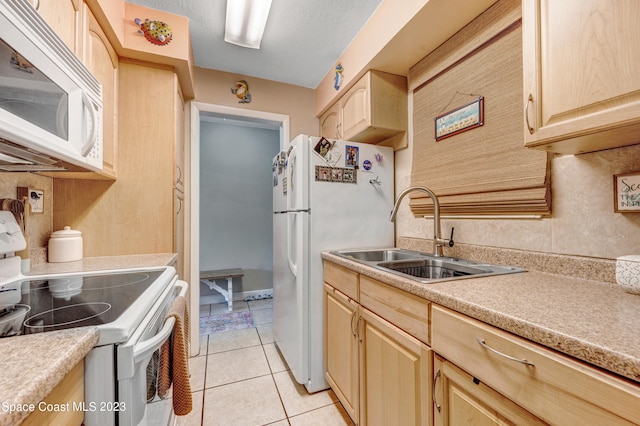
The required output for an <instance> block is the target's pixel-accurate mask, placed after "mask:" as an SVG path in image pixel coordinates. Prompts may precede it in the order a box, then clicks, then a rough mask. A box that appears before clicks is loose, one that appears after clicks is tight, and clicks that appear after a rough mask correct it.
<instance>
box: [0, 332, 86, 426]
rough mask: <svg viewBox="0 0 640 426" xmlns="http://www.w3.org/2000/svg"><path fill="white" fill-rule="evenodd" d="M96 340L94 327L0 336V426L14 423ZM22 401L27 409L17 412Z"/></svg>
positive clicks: (45, 394)
mask: <svg viewBox="0 0 640 426" xmlns="http://www.w3.org/2000/svg"><path fill="white" fill-rule="evenodd" d="M97 342H98V329H97V328H95V327H82V328H72V329H69V330H61V331H51V332H48V333H39V334H29V335H25V336H16V337H10V338H7V339H0V370H2V374H0V426H9V425H16V424H19V423H20V422H22V421H23V420H24V419H25V418H26V417H27V416H28V415H29V414H30V413H31V411H29V410H30V408H29V407H25V404H26V405H28V404H35V406H34V407H33V408H34V410H33V411H35V410H38V403H39V402H41V401H42V400H43V399H44V398H45V397H46V396H47V395H49V393H50V392H51V391H52V390H53V388H55V387H56V386H57V385H58V383H60V382H61V381H62V379H63V378H64V377H65V376H66V375H67V373H69V372H70V371H71V370H72V369H73V367H75V366H76V365H77V364H78V363H79V362H80V361H81V360H82V359H83V358H84V357H85V356H86V355H87V353H89V351H90V350H91V349H92V348H93V346H94V345H95V344H96V343H97ZM17 404H21V405H22V407H24V409H26V410H27V411H17V409H18V408H19V407H18V406H17Z"/></svg>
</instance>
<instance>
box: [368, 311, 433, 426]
mask: <svg viewBox="0 0 640 426" xmlns="http://www.w3.org/2000/svg"><path fill="white" fill-rule="evenodd" d="M359 321H360V324H359V325H360V327H359V329H358V336H359V342H360V346H359V351H360V353H359V355H360V424H361V425H381V426H383V425H423V426H427V425H430V424H431V399H430V396H431V388H430V386H429V384H430V383H431V380H430V377H431V366H432V354H431V349H430V348H429V347H428V346H427V345H425V344H424V343H422V342H420V341H419V340H418V339H416V338H414V337H412V336H410V335H409V334H407V333H405V332H404V331H402V330H400V329H399V328H397V327H396V326H394V325H393V324H391V323H390V322H388V321H385V320H384V319H383V318H381V317H379V316H377V315H376V314H374V313H373V312H370V311H369V310H367V309H364V308H362V309H361V314H360V317H359Z"/></svg>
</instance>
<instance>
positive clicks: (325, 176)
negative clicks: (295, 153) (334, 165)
mask: <svg viewBox="0 0 640 426" xmlns="http://www.w3.org/2000/svg"><path fill="white" fill-rule="evenodd" d="M316 181H318V182H331V167H322V166H316Z"/></svg>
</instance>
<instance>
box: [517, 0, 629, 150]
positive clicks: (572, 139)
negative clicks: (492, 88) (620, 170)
mask: <svg viewBox="0 0 640 426" xmlns="http://www.w3.org/2000/svg"><path fill="white" fill-rule="evenodd" d="M522 7H523V9H522V28H523V65H524V93H523V96H524V102H523V106H524V109H525V124H524V127H525V129H524V137H525V146H527V147H531V148H537V149H542V150H546V151H551V152H558V153H564V154H579V153H583V152H592V151H598V150H603V149H608V148H615V147H621V146H626V145H632V144H637V143H640V73H638V68H639V67H640V60H639V59H638V54H637V46H638V45H640V31H638V26H637V24H638V22H640V2H638V1H636V0H620V1H615V2H606V1H605V2H603V1H598V0H564V1H552V0H523V3H522Z"/></svg>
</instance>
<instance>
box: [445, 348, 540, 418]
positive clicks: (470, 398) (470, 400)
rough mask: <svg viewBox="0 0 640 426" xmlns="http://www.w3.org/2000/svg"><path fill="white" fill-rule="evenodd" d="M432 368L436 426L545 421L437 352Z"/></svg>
mask: <svg viewBox="0 0 640 426" xmlns="http://www.w3.org/2000/svg"><path fill="white" fill-rule="evenodd" d="M433 370H434V379H433V390H434V396H433V403H434V411H433V413H434V424H435V425H436V426H444V425H487V426H489V425H545V424H546V423H544V422H543V421H542V420H540V419H538V418H537V417H535V416H534V415H532V414H531V413H529V412H528V411H527V410H525V409H524V408H522V407H520V406H518V405H517V404H515V403H514V402H512V401H511V400H509V399H508V398H506V397H504V396H502V395H500V394H499V393H498V392H496V391H494V390H493V389H491V388H490V387H488V386H487V385H485V384H484V383H483V382H481V381H480V380H478V379H477V378H475V377H473V376H471V375H469V374H468V373H466V372H465V371H463V370H462V369H460V368H459V367H457V366H456V365H455V364H453V363H451V362H449V361H447V360H446V359H444V358H442V357H440V356H438V355H435V357H434V362H433Z"/></svg>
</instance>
